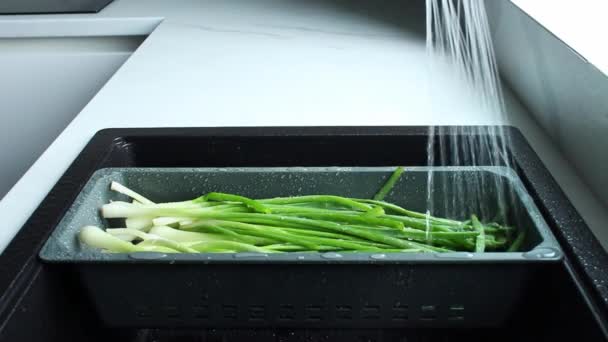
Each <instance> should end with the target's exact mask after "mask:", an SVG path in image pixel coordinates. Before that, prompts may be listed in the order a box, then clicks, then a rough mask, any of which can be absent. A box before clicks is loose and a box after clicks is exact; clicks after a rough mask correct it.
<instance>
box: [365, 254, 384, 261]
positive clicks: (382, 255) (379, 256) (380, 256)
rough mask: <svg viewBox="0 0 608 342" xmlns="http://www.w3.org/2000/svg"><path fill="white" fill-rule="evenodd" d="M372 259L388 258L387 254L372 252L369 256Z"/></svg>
mask: <svg viewBox="0 0 608 342" xmlns="http://www.w3.org/2000/svg"><path fill="white" fill-rule="evenodd" d="M369 257H370V258H371V259H375V260H381V259H384V258H386V254H372V255H370V256H369Z"/></svg>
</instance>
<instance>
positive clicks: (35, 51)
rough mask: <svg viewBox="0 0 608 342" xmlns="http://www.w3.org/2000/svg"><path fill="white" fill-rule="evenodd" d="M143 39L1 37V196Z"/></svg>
mask: <svg viewBox="0 0 608 342" xmlns="http://www.w3.org/2000/svg"><path fill="white" fill-rule="evenodd" d="M142 40H143V37H139V36H136V37H134V36H131V37H129V36H127V37H86V38H85V37H82V38H79V37H71V38H25V39H24V38H14V39H0V198H2V197H3V196H4V195H5V194H6V192H8V190H9V189H10V188H11V187H12V186H13V185H14V184H15V182H17V180H18V179H19V178H20V177H21V176H22V175H23V173H24V172H25V171H26V170H27V169H28V168H29V167H30V165H31V164H32V163H33V162H34V161H35V160H36V159H37V158H38V156H39V155H40V154H41V153H42V152H43V151H44V150H45V149H46V148H47V147H48V146H49V144H50V143H51V142H52V141H53V140H54V139H55V138H56V137H57V136H58V135H59V133H60V132H61V131H62V130H63V129H64V128H65V127H66V126H67V125H68V123H69V122H70V121H71V120H72V119H73V118H74V117H75V116H76V115H77V114H78V113H79V112H80V110H81V109H82V108H83V107H84V106H85V105H86V104H87V103H88V102H89V100H90V99H91V98H92V97H93V96H94V95H95V94H96V93H97V91H98V90H99V89H100V88H101V87H102V86H103V85H104V84H105V82H106V81H107V80H108V79H109V78H110V77H111V76H112V75H113V74H114V73H115V72H116V70H118V68H119V67H120V66H121V65H122V64H123V63H124V62H125V61H126V60H127V58H128V57H129V56H130V55H131V53H132V52H133V51H135V49H136V48H137V46H139V44H140V43H141V42H142Z"/></svg>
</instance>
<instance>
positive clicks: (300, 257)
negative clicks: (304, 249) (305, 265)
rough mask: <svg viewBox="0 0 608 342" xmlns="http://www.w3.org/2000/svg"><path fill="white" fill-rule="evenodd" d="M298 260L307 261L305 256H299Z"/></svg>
mask: <svg viewBox="0 0 608 342" xmlns="http://www.w3.org/2000/svg"><path fill="white" fill-rule="evenodd" d="M296 259H298V260H304V259H306V257H305V256H303V255H298V256H297V257H296Z"/></svg>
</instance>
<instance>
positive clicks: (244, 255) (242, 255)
mask: <svg viewBox="0 0 608 342" xmlns="http://www.w3.org/2000/svg"><path fill="white" fill-rule="evenodd" d="M232 257H233V258H235V259H241V258H267V257H268V254H265V253H255V252H244V253H236V254H234V255H233V256H232Z"/></svg>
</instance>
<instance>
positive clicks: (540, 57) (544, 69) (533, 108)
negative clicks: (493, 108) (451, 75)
mask: <svg viewBox="0 0 608 342" xmlns="http://www.w3.org/2000/svg"><path fill="white" fill-rule="evenodd" d="M486 4H487V9H488V14H489V16H490V18H492V20H491V21H490V22H491V25H492V29H493V33H494V43H495V44H494V45H495V49H496V54H497V57H498V63H499V66H500V70H501V75H502V76H503V78H505V79H506V80H507V82H508V83H509V84H510V85H511V87H512V88H513V89H515V90H516V93H517V95H518V96H519V98H520V99H521V100H522V102H523V103H524V104H525V105H526V106H527V107H528V109H529V110H530V112H531V113H532V114H533V115H534V117H535V119H536V121H537V122H538V123H539V124H540V125H541V126H542V127H543V128H544V129H545V131H546V132H547V134H548V135H549V136H551V138H552V139H553V141H554V143H555V145H556V146H557V147H558V149H559V150H560V152H561V153H562V154H563V155H564V157H565V158H567V159H568V160H569V161H570V163H571V165H572V166H573V167H574V169H575V170H576V172H577V173H578V175H579V176H580V177H581V179H583V181H584V182H585V183H587V185H588V186H589V188H590V189H591V191H593V193H594V195H595V196H596V198H597V199H598V201H602V202H603V205H604V206H605V207H608V191H606V190H608V75H605V74H603V73H602V72H601V71H600V70H598V69H597V68H595V67H594V66H593V65H592V64H590V63H588V62H587V61H586V60H584V59H583V58H582V57H581V56H579V55H578V54H577V53H576V52H575V51H573V50H572V49H570V48H569V47H567V46H566V45H565V44H564V43H563V42H562V41H560V40H559V38H557V37H555V36H554V35H553V34H552V33H551V32H549V31H547V30H546V29H544V28H542V27H541V26H540V25H539V24H538V23H537V22H535V21H534V19H533V18H531V17H529V16H527V15H525V14H524V13H523V12H522V11H521V10H520V9H519V8H518V7H517V6H515V5H514V4H512V3H511V2H510V1H504V0H503V1H486ZM598 44H601V42H598Z"/></svg>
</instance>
